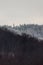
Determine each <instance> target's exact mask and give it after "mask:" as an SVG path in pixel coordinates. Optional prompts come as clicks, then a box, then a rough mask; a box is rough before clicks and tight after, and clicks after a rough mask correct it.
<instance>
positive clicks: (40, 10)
mask: <svg viewBox="0 0 43 65" xmlns="http://www.w3.org/2000/svg"><path fill="white" fill-rule="evenodd" d="M13 23H14V24H15V25H18V24H24V23H26V24H33V23H34V24H43V0H0V25H4V24H8V25H12V24H13Z"/></svg>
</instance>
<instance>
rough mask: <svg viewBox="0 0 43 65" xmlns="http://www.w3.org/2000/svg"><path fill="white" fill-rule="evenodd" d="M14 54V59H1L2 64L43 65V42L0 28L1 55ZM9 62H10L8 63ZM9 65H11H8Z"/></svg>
mask: <svg viewBox="0 0 43 65" xmlns="http://www.w3.org/2000/svg"><path fill="white" fill-rule="evenodd" d="M1 52H4V53H7V54H8V53H9V52H13V53H14V57H13V59H12V58H10V59H8V56H6V59H5V58H4V60H3V58H2V59H1V56H0V64H1V63H3V64H4V63H5V64H7V65H43V40H38V39H36V38H34V37H32V36H30V35H27V34H24V33H23V34H21V35H19V34H16V33H15V34H13V33H12V32H10V31H9V30H7V29H3V28H0V53H1ZM8 60H9V61H8ZM8 63H9V64H8Z"/></svg>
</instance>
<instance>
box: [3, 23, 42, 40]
mask: <svg viewBox="0 0 43 65" xmlns="http://www.w3.org/2000/svg"><path fill="white" fill-rule="evenodd" d="M3 28H7V29H8V30H9V31H11V32H12V33H17V34H20V35H21V34H22V33H26V34H29V35H31V36H33V37H36V38H38V39H41V40H43V25H25V24H24V25H20V26H13V27H11V26H3Z"/></svg>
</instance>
